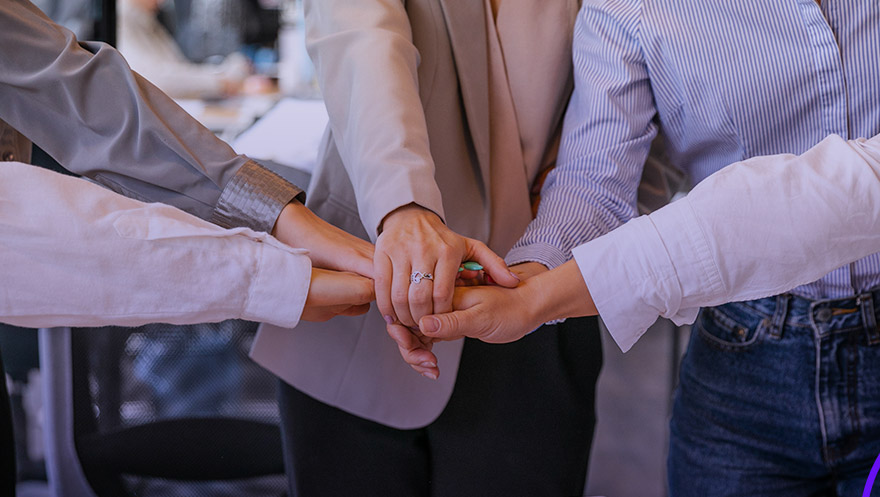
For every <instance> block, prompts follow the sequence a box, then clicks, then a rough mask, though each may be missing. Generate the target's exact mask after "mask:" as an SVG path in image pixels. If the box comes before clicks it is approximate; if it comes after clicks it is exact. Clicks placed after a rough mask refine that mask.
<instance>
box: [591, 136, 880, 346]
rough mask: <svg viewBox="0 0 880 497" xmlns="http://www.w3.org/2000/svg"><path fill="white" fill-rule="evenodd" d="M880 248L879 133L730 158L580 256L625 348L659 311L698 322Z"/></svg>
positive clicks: (607, 319)
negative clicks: (702, 313)
mask: <svg viewBox="0 0 880 497" xmlns="http://www.w3.org/2000/svg"><path fill="white" fill-rule="evenodd" d="M782 227H784V229H782V230H781V228H782ZM744 239H748V240H752V241H753V242H751V243H747V244H745V243H743V240H744ZM878 250H880V137H874V138H872V139H870V140H868V141H850V142H846V141H844V140H842V139H841V138H839V137H836V136H831V137H828V138H826V139H825V140H823V141H822V142H821V143H819V144H818V145H816V146H815V147H814V148H812V149H811V150H809V151H808V152H806V153H805V154H803V155H801V156H792V155H776V156H768V157H756V158H754V159H750V160H748V161H744V162H741V163H737V164H734V165H731V166H729V167H727V168H725V169H723V170H721V171H719V172H718V173H715V174H713V175H712V176H710V177H709V178H707V179H706V180H704V181H703V182H701V183H700V184H699V185H698V186H697V187H696V188H694V190H693V191H692V192H691V193H690V194H689V195H688V197H687V198H685V199H683V200H681V201H679V202H675V203H673V204H671V205H668V206H666V207H664V208H662V209H660V210H658V211H656V212H655V213H653V214H651V215H650V216H642V217H640V218H637V219H634V220H633V221H630V222H629V223H627V224H626V225H624V226H623V227H621V228H619V229H618V230H615V231H613V232H611V233H609V234H608V235H606V236H604V237H601V238H599V239H597V240H594V241H592V242H590V243H587V244H585V245H583V246H581V247H578V248H576V249H575V250H574V256H575V259H576V260H577V262H578V265H579V266H580V269H581V272H582V275H583V278H584V279H585V281H586V282H587V284H588V285H589V287H590V289H591V291H592V296H593V298H594V299H595V302H596V306H597V308H598V310H599V314H600V315H601V316H602V317H603V319H604V321H605V323H606V325H607V326H608V329H609V331H610V332H611V334H612V336H614V338H615V340H616V341H617V343H618V345H620V347H621V348H622V349H624V350H627V349H628V348H629V347H630V346H631V345H632V344H633V343H635V341H636V340H638V338H639V337H640V336H641V335H642V333H644V331H645V330H646V329H647V328H648V326H650V325H651V324H652V323H653V322H654V321H655V320H656V319H657V318H658V317H660V316H662V317H667V318H671V319H673V320H674V321H676V322H677V323H679V324H683V323H689V322H693V320H694V318H695V317H696V313H697V310H698V308H699V307H701V306H709V305H718V304H721V303H724V302H731V301H740V300H750V299H755V298H760V297H765V296H768V295H774V294H777V293H781V292H784V291H787V290H790V289H791V288H794V287H796V286H799V285H801V284H804V283H808V282H810V281H814V280H815V279H817V278H820V277H821V276H823V275H824V274H826V273H827V272H829V271H831V270H833V269H835V268H837V267H840V266H842V265H844V264H846V263H848V262H851V261H854V260H857V259H859V258H862V257H864V256H866V255H869V254H871V253H874V252H876V251H878Z"/></svg>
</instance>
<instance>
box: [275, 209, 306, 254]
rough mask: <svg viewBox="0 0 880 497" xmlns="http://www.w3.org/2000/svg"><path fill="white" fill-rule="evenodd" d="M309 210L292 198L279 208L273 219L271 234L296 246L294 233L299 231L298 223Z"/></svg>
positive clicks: (303, 219)
mask: <svg viewBox="0 0 880 497" xmlns="http://www.w3.org/2000/svg"><path fill="white" fill-rule="evenodd" d="M310 214H311V211H310V210H309V209H308V207H306V206H305V205H303V203H302V202H300V201H299V200H292V201H290V202H288V203H287V205H285V206H284V208H283V209H281V213H280V214H279V215H278V219H276V220H275V226H273V227H272V233H270V234H271V235H272V236H274V237H275V238H277V239H278V240H280V241H282V242H284V243H286V244H288V245H290V246H294V247H295V246H297V245H296V240H295V239H294V233H297V231H300V229H299V227H298V224H299V223H300V222H302V221H305V220H306V218H307V216H309V215H310Z"/></svg>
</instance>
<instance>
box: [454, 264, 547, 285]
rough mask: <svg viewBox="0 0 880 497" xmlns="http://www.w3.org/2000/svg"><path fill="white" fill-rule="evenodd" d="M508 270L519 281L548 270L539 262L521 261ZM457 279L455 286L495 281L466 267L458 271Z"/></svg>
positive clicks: (487, 283)
mask: <svg viewBox="0 0 880 497" xmlns="http://www.w3.org/2000/svg"><path fill="white" fill-rule="evenodd" d="M508 269H510V272H512V273H513V274H515V275H516V276H517V277H518V278H519V280H520V281H525V280H527V279H529V278H531V277H532V276H535V275H536V274H541V273H543V272H545V271H548V269H547V266H545V265H543V264H541V263H540V262H522V263H519V264H515V265H513V266H510V267H509V268H508ZM458 276H459V279H458V281H456V282H455V284H456V286H475V285H493V284H495V281H494V280H492V278H491V277H489V276H488V275H485V274H483V272H482V271H468V270H467V269H465V270H463V271H461V272H459V273H458Z"/></svg>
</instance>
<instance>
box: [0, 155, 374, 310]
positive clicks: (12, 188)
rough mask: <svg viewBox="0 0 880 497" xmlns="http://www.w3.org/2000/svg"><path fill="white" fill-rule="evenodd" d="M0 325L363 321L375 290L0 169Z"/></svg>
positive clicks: (298, 257) (52, 180)
mask: <svg viewBox="0 0 880 497" xmlns="http://www.w3.org/2000/svg"><path fill="white" fill-rule="evenodd" d="M0 203H2V205H3V209H0V239H2V240H3V243H2V244H0V260H3V282H4V285H3V290H0V293H2V298H0V321H3V322H6V323H11V324H15V325H19V326H29V327H47V326H102V325H110V324H113V325H121V326H137V325H141V324H145V323H151V322H167V323H174V324H190V323H202V322H216V321H221V320H224V319H232V318H238V319H247V320H252V321H261V322H268V323H272V324H276V325H279V326H286V327H293V326H295V325H296V324H297V322H298V321H299V320H300V319H308V320H324V319H329V318H330V317H332V316H333V315H336V314H358V313H363V312H366V310H367V309H368V307H369V306H368V302H369V301H370V300H371V299H372V282H371V281H370V280H368V279H366V278H362V277H359V276H355V275H350V274H342V273H333V272H327V271H322V270H319V269H312V267H311V263H310V261H309V258H308V256H307V255H306V251H304V250H302V249H293V248H290V247H287V246H285V245H283V244H281V243H279V242H277V241H276V240H274V239H273V238H271V237H269V236H267V235H266V234H265V233H256V232H254V231H252V230H250V229H247V228H236V229H234V230H225V229H222V228H219V227H217V226H215V225H213V224H210V223H207V222H205V221H202V220H200V219H198V218H195V217H193V216H191V215H189V214H186V213H184V212H182V211H179V210H177V209H174V208H172V207H169V206H167V205H162V204H144V203H141V202H139V201H136V200H132V199H129V198H126V197H122V196H120V195H117V194H115V193H113V192H110V191H107V190H105V189H103V188H101V187H99V186H96V185H94V184H91V183H89V182H87V181H84V180H81V179H77V178H71V177H68V176H63V175H60V174H57V173H52V172H50V171H46V170H43V169H40V168H37V167H34V166H27V165H24V164H19V163H14V162H8V163H4V164H3V166H2V167H0Z"/></svg>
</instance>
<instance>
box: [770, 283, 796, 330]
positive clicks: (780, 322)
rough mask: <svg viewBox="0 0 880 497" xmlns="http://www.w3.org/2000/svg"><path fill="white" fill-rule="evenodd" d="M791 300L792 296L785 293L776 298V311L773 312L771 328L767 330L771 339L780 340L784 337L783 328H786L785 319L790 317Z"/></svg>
mask: <svg viewBox="0 0 880 497" xmlns="http://www.w3.org/2000/svg"><path fill="white" fill-rule="evenodd" d="M790 300H791V294H789V293H783V294H782V295H779V296H777V297H776V310H775V311H774V312H773V317H772V318H771V319H772V321H771V322H770V328H769V329H768V330H767V331H768V332H769V334H770V336H771V337H773V338H777V339H778V338H780V337H781V336H782V327H783V326H785V317H786V316H787V315H788V302H789V301H790Z"/></svg>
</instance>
